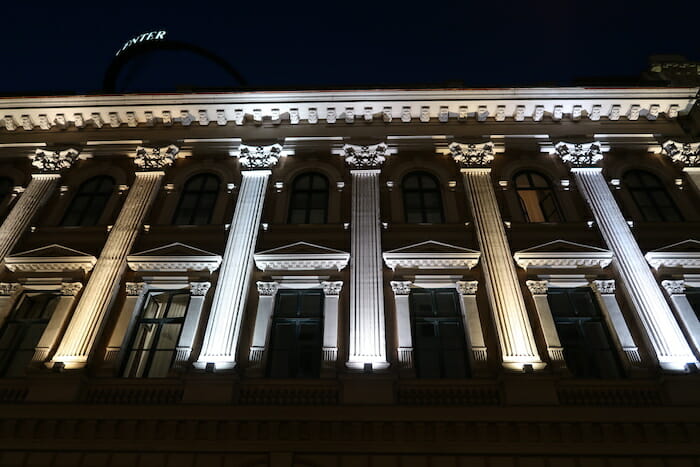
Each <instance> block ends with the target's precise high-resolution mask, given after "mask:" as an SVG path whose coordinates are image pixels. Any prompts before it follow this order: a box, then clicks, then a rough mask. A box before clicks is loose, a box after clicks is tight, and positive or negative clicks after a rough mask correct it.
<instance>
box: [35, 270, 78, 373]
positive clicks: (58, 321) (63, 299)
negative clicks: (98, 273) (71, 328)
mask: <svg viewBox="0 0 700 467" xmlns="http://www.w3.org/2000/svg"><path fill="white" fill-rule="evenodd" d="M82 288H83V284H82V283H81V282H64V283H62V284H61V291H60V294H61V295H60V297H58V303H56V308H55V309H54V310H53V313H52V314H51V319H50V320H49V322H48V324H47V325H46V329H44V333H43V334H42V335H41V338H40V339H39V342H38V343H37V345H36V347H35V349H34V356H33V357H32V361H33V362H43V361H45V360H46V359H47V358H48V356H49V352H50V351H51V349H53V347H54V345H55V344H56V341H57V340H58V336H59V334H60V332H61V330H62V329H63V326H64V325H65V324H66V320H67V319H68V314H69V313H70V310H71V309H72V308H73V303H75V296H76V295H78V294H79V293H80V290H81V289H82Z"/></svg>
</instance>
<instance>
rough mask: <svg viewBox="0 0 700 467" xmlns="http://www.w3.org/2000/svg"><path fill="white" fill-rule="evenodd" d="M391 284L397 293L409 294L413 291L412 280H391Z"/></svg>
mask: <svg viewBox="0 0 700 467" xmlns="http://www.w3.org/2000/svg"><path fill="white" fill-rule="evenodd" d="M390 284H391V289H392V290H393V291H394V294H395V295H408V294H410V293H411V284H412V282H411V281H391V282H390Z"/></svg>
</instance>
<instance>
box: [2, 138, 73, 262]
mask: <svg viewBox="0 0 700 467" xmlns="http://www.w3.org/2000/svg"><path fill="white" fill-rule="evenodd" d="M77 157H78V151H76V150H75V149H68V150H66V151H59V152H53V151H45V150H43V149H37V150H36V154H34V155H32V156H30V158H31V159H32V165H33V166H34V167H37V168H38V169H39V170H41V172H42V173H39V174H32V180H31V181H30V182H29V185H27V188H26V189H25V190H24V192H23V193H22V195H21V196H20V198H19V200H17V203H16V204H15V205H14V207H13V208H12V210H11V211H10V214H8V216H7V218H6V219H5V221H4V222H3V223H2V226H0V260H2V259H3V258H4V257H5V256H7V255H9V254H10V252H11V251H12V249H13V248H14V247H15V245H16V244H17V242H18V241H19V239H20V238H22V234H23V233H24V231H25V230H26V229H27V227H29V223H30V222H31V221H32V218H33V217H34V216H35V215H36V213H37V211H38V210H39V208H40V207H41V206H42V205H43V204H44V203H46V201H47V200H48V199H49V197H50V196H51V194H52V193H53V192H54V190H55V188H56V185H57V184H58V179H59V178H61V176H60V175H59V173H58V172H60V171H62V170H65V169H68V168H70V166H71V165H73V162H75V159H76V158H77Z"/></svg>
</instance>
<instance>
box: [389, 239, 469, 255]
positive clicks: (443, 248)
mask: <svg viewBox="0 0 700 467" xmlns="http://www.w3.org/2000/svg"><path fill="white" fill-rule="evenodd" d="M386 253H479V252H478V251H476V250H470V249H469V248H463V247H461V246H456V245H450V244H449V243H442V242H436V241H435V240H427V241H425V242H420V243H415V244H413V245H408V246H403V247H401V248H397V249H395V250H390V251H387V252H386Z"/></svg>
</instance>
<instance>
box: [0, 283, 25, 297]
mask: <svg viewBox="0 0 700 467" xmlns="http://www.w3.org/2000/svg"><path fill="white" fill-rule="evenodd" d="M20 287H21V286H20V285H19V284H18V283H16V282H0V296H10V295H14V294H16V293H17V292H18V291H19V288H20Z"/></svg>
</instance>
